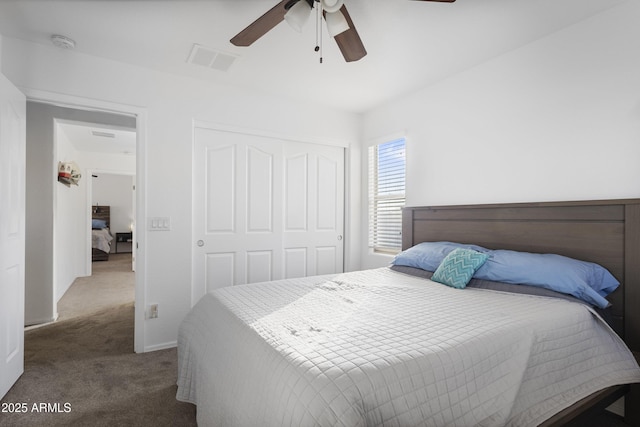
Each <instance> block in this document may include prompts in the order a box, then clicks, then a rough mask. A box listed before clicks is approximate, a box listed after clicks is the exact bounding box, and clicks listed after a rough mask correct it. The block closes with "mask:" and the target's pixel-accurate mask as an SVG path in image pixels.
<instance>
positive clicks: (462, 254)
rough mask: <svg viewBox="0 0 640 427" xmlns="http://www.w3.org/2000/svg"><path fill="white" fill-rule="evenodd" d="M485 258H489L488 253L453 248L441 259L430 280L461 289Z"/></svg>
mask: <svg viewBox="0 0 640 427" xmlns="http://www.w3.org/2000/svg"><path fill="white" fill-rule="evenodd" d="M487 258H489V255H488V254H483V253H481V252H478V251H474V250H473V249H464V248H458V249H454V250H453V251H451V252H450V253H449V254H448V255H447V256H446V257H445V258H444V259H443V260H442V263H440V265H439V266H438V268H437V269H436V271H435V272H434V273H433V276H432V277H431V280H433V281H434V282H438V283H442V284H445V285H447V286H451V287H454V288H458V289H462V288H464V287H465V286H467V283H469V281H470V280H471V278H472V277H473V274H474V273H475V272H476V270H477V269H479V268H480V267H482V264H484V263H485V261H487Z"/></svg>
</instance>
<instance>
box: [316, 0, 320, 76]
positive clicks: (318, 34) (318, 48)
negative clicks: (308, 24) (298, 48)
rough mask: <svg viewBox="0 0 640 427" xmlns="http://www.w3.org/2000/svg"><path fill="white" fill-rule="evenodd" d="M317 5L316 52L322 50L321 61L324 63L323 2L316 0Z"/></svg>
mask: <svg viewBox="0 0 640 427" xmlns="http://www.w3.org/2000/svg"><path fill="white" fill-rule="evenodd" d="M315 1H316V3H317V7H316V48H315V51H316V52H320V63H321V64H322V2H321V1H320V0H315Z"/></svg>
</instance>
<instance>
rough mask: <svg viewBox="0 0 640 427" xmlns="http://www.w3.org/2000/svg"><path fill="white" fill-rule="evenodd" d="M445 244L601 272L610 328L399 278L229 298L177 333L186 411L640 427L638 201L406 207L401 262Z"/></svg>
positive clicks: (557, 304)
mask: <svg viewBox="0 0 640 427" xmlns="http://www.w3.org/2000/svg"><path fill="white" fill-rule="evenodd" d="M437 241H452V242H467V243H473V244H476V245H480V246H482V247H484V248H488V250H490V251H492V250H495V249H506V250H512V251H526V252H532V253H553V254H559V255H563V256H567V257H572V258H575V259H578V260H584V261H588V262H594V263H598V264H599V265H602V266H603V267H604V268H606V269H607V270H608V271H609V272H611V274H613V276H615V278H617V279H618V280H619V281H620V282H621V285H620V286H619V287H618V288H617V289H616V291H615V292H614V293H612V294H611V295H609V296H608V298H609V301H611V303H612V307H611V308H610V309H608V310H607V313H608V314H609V316H608V317H609V322H608V323H607V322H605V321H604V320H603V317H602V316H601V315H600V314H599V313H598V311H597V310H595V309H594V308H592V307H590V306H589V305H588V304H582V303H576V302H574V301H569V300H567V299H563V298H551V297H548V296H535V295H528V294H517V293H512V292H504V290H495V289H483V288H481V287H471V286H470V287H467V288H465V289H463V290H460V289H456V288H452V287H448V286H444V285H442V284H440V283H436V282H433V281H431V280H429V279H428V278H427V277H429V276H427V277H420V274H416V271H413V270H411V269H408V270H407V269H404V270H402V269H399V268H393V267H385V268H380V269H373V270H366V271H361V272H351V273H345V274H341V275H336V276H319V277H310V278H298V279H288V280H280V281H274V282H268V283H261V284H250V285H242V286H236V287H229V288H221V289H218V290H215V291H213V292H211V293H209V294H207V295H205V297H203V298H202V299H201V300H200V301H199V302H198V304H196V306H194V308H193V309H192V310H191V312H190V313H189V314H188V316H187V317H186V318H185V320H184V321H183V323H182V324H181V327H180V331H179V337H178V355H179V372H178V392H177V398H178V400H181V401H186V402H191V403H193V404H195V405H197V417H198V423H199V425H202V426H207V425H225V426H227V425H238V426H249V425H263V426H267V425H273V426H280V425H296V426H298V425H321V426H323V425H331V426H334V425H343V426H365V425H393V426H405V425H433V426H439V425H463V426H466V425H486V426H498V425H499V426H502V425H510V426H536V425H545V426H550V425H557V426H559V425H569V424H570V423H577V424H576V425H580V424H579V423H580V422H581V420H582V419H584V418H582V417H585V416H589V415H590V412H591V411H598V410H601V409H602V408H603V407H604V406H606V405H608V404H610V403H611V402H613V401H614V400H616V399H618V398H619V397H621V396H623V395H626V399H627V402H628V404H627V405H626V410H625V417H626V420H627V421H628V423H629V424H631V425H637V423H638V420H639V418H638V413H637V411H638V406H639V405H638V404H637V403H635V402H637V396H638V390H637V385H636V384H635V383H638V382H640V369H638V365H637V363H636V362H635V360H634V358H633V355H632V353H631V351H630V350H629V348H631V349H633V350H638V349H639V348H640V347H639V344H640V341H639V335H640V331H639V329H638V325H639V323H638V319H637V316H638V313H637V312H636V311H634V310H633V309H632V307H637V304H638V294H639V293H640V283H639V282H640V269H639V266H638V262H637V260H638V259H640V258H639V256H640V200H607V201H595V202H556V203H534V204H503V205H475V206H448V207H447V206H444V207H423V208H406V209H405V210H404V212H403V248H404V249H409V248H412V247H414V246H415V245H417V244H418V243H421V242H437ZM424 274H427V275H428V274H430V272H427V271H424ZM514 286H518V285H514ZM541 314H542V315H541ZM614 331H615V332H614ZM620 337H622V338H623V339H624V341H623V340H622V339H621V338H620ZM625 342H626V345H625Z"/></svg>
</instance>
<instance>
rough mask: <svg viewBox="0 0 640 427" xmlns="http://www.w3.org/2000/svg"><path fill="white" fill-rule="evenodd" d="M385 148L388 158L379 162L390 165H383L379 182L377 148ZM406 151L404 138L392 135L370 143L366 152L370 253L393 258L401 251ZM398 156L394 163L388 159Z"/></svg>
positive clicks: (378, 155)
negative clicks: (399, 155)
mask: <svg viewBox="0 0 640 427" xmlns="http://www.w3.org/2000/svg"><path fill="white" fill-rule="evenodd" d="M398 144H401V147H400V148H398V147H397V145H398ZM385 146H388V147H389V148H391V151H390V153H389V157H388V158H386V159H383V160H386V161H387V162H390V163H385V166H384V168H385V170H386V172H383V173H386V174H387V175H388V176H387V179H386V180H384V181H383V182H381V170H380V165H381V159H380V148H381V147H382V148H384V147H385ZM394 146H395V147H394ZM406 148H407V138H406V137H405V136H394V137H389V138H385V139H382V140H380V141H377V142H375V143H372V144H370V145H369V147H368V149H367V156H366V157H367V218H368V227H367V242H368V247H369V249H370V250H371V251H372V252H373V253H377V254H388V255H393V254H397V253H398V252H400V251H401V250H402V208H403V207H404V206H405V203H406V175H407V174H406ZM398 154H401V160H399V161H397V162H394V161H393V159H391V157H392V156H397V155H398ZM381 188H382V191H381ZM385 189H386V190H385ZM381 212H382V215H381Z"/></svg>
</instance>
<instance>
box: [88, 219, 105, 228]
mask: <svg viewBox="0 0 640 427" xmlns="http://www.w3.org/2000/svg"><path fill="white" fill-rule="evenodd" d="M91 228H107V221H105V220H104V219H92V220H91Z"/></svg>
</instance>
